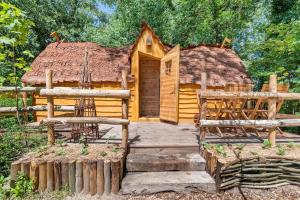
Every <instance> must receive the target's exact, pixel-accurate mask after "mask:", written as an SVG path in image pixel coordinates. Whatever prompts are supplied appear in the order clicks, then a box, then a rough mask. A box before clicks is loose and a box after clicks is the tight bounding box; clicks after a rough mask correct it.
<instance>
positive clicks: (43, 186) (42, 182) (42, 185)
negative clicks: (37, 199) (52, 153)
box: [39, 161, 47, 192]
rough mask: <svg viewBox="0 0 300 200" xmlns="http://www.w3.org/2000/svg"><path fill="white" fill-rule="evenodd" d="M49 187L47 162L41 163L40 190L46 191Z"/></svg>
mask: <svg viewBox="0 0 300 200" xmlns="http://www.w3.org/2000/svg"><path fill="white" fill-rule="evenodd" d="M46 188H47V162H45V161H42V162H41V163H39V191H40V192H44V191H45V190H46Z"/></svg>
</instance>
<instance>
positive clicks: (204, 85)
mask: <svg viewBox="0 0 300 200" xmlns="http://www.w3.org/2000/svg"><path fill="white" fill-rule="evenodd" d="M206 89H207V74H206V73H205V72H202V73H201V88H200V104H201V105H200V106H201V107H200V108H201V113H200V120H203V119H206V109H207V101H206V99H205V98H202V94H203V93H204V92H206ZM205 136H206V131H205V127H201V123H200V142H203V141H202V140H204V139H205ZM200 148H201V147H200Z"/></svg>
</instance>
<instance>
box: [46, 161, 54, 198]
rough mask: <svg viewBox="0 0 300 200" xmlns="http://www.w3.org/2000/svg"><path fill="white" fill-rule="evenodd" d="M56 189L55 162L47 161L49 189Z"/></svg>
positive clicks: (49, 190) (50, 190)
mask: <svg viewBox="0 0 300 200" xmlns="http://www.w3.org/2000/svg"><path fill="white" fill-rule="evenodd" d="M53 190H54V163H53V161H48V162H47V191H48V192H52V191H53Z"/></svg>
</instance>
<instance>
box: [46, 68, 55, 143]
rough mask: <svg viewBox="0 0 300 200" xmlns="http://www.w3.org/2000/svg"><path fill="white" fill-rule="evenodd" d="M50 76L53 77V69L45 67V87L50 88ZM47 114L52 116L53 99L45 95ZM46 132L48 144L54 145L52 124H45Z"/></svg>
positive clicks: (51, 85) (51, 86) (49, 116)
mask: <svg viewBox="0 0 300 200" xmlns="http://www.w3.org/2000/svg"><path fill="white" fill-rule="evenodd" d="M52 78H53V71H52V70H49V69H46V88H47V89H52V88H53V84H52ZM47 111H48V112H47V116H48V119H49V118H52V117H54V100H53V97H51V96H50V97H47ZM47 132H48V144H49V145H54V144H55V132H54V126H53V124H48V126H47Z"/></svg>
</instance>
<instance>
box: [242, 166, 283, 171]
mask: <svg viewBox="0 0 300 200" xmlns="http://www.w3.org/2000/svg"><path fill="white" fill-rule="evenodd" d="M251 171H264V172H282V169H277V168H259V167H252V168H243V169H242V172H251Z"/></svg>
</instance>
